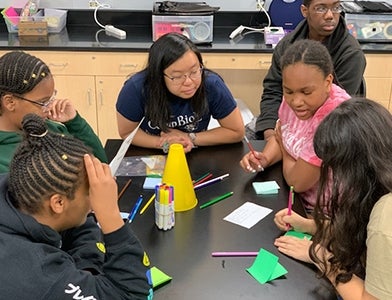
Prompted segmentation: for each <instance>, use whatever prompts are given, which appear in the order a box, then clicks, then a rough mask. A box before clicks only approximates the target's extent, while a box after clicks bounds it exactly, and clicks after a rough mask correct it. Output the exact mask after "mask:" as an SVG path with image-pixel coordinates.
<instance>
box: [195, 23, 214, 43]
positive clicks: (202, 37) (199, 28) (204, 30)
mask: <svg viewBox="0 0 392 300" xmlns="http://www.w3.org/2000/svg"><path fill="white" fill-rule="evenodd" d="M192 35H193V37H194V38H195V39H196V40H198V41H206V40H208V38H209V37H210V35H211V28H210V26H209V25H208V24H207V23H204V22H198V23H196V24H195V25H193V28H192Z"/></svg>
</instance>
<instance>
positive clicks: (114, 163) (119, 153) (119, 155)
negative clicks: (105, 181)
mask: <svg viewBox="0 0 392 300" xmlns="http://www.w3.org/2000/svg"><path fill="white" fill-rule="evenodd" d="M143 120H144V117H143V119H142V120H141V121H140V122H139V124H138V125H137V127H136V128H135V129H134V130H133V131H132V132H131V133H130V134H129V135H128V136H127V137H126V139H125V140H124V141H123V142H122V144H121V146H120V149H118V151H117V154H116V156H115V157H114V158H113V159H112V161H111V162H110V164H109V166H110V170H111V171H112V175H113V176H115V175H116V172H117V169H118V167H119V166H120V164H121V161H122V159H123V158H124V156H125V153H127V150H128V148H129V146H130V145H131V144H132V140H133V137H134V136H135V134H136V132H137V130H138V129H139V127H140V124H142V122H143Z"/></svg>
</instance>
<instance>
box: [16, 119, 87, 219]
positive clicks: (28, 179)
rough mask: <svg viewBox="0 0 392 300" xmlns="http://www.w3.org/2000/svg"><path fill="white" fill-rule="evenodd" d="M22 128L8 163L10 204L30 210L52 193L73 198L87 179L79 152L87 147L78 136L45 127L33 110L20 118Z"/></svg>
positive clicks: (35, 211) (84, 152)
mask: <svg viewBox="0 0 392 300" xmlns="http://www.w3.org/2000/svg"><path fill="white" fill-rule="evenodd" d="M22 128H23V131H24V136H23V141H22V142H21V144H20V145H19V147H18V149H17V150H16V152H15V155H14V157H13V159H12V161H11V165H10V178H9V191H10V194H11V196H12V198H13V200H12V201H13V205H14V206H15V207H17V208H20V209H24V210H25V211H27V212H28V213H31V214H34V213H37V212H38V211H39V210H40V208H41V207H42V200H43V199H45V198H48V197H50V196H52V195H53V194H62V195H65V196H66V197H67V198H68V199H74V197H75V192H76V190H77V189H78V187H79V186H81V185H82V184H83V183H85V182H87V173H86V170H85V167H84V160H83V156H84V154H86V153H91V151H90V149H88V148H87V147H86V146H85V145H84V144H83V142H82V141H80V140H78V139H75V138H73V137H71V136H67V135H63V134H57V133H53V132H50V131H48V128H47V125H46V123H45V121H44V120H43V119H42V118H41V117H40V116H38V115H35V114H27V115H26V116H25V117H24V118H23V121H22Z"/></svg>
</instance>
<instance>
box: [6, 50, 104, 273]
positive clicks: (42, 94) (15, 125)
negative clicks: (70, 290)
mask: <svg viewBox="0 0 392 300" xmlns="http://www.w3.org/2000/svg"><path fill="white" fill-rule="evenodd" d="M55 96H56V90H55V89H54V80H53V76H52V74H51V73H50V70H49V68H48V66H47V65H46V64H45V63H44V62H43V61H42V60H40V59H38V58H37V57H35V56H32V55H30V54H28V53H26V52H22V51H12V52H8V53H6V54H4V55H3V56H2V57H0V153H1V155H0V173H7V172H9V166H10V163H11V159H12V157H13V155H14V152H15V151H16V148H17V147H18V146H19V144H20V143H21V141H22V119H23V117H24V116H25V115H26V114H28V113H35V114H37V115H39V116H40V117H42V118H43V119H45V121H46V124H47V126H48V128H49V130H50V131H52V132H57V133H62V134H66V135H70V134H71V135H73V136H75V137H76V138H78V139H80V140H81V141H83V142H84V143H85V144H86V145H87V146H89V147H90V148H91V149H93V153H94V155H95V156H96V157H98V158H99V159H100V160H101V161H104V162H105V161H106V160H107V159H106V154H105V151H104V149H103V147H102V144H101V142H100V141H99V139H98V137H97V136H96V135H95V133H94V132H93V130H92V129H91V127H90V126H89V125H88V124H87V122H86V121H85V120H84V119H83V118H82V117H80V115H79V114H78V113H77V111H76V110H75V108H74V107H73V105H72V103H71V102H70V101H69V100H67V99H56V97H55ZM61 235H62V249H64V250H67V249H72V252H73V257H74V259H75V261H76V263H77V265H78V267H79V268H80V269H84V270H88V271H89V272H92V273H99V272H102V269H101V268H102V264H103V253H102V251H100V249H99V248H98V247H96V246H95V245H96V244H97V243H98V242H100V241H102V237H101V232H100V230H99V228H98V226H97V224H96V221H95V219H94V218H93V216H89V217H88V218H87V221H86V222H85V224H83V225H81V226H79V227H77V228H73V229H70V230H65V231H63V232H62V233H61ZM76 237H78V239H77V240H76ZM82 238H84V239H85V240H88V241H94V242H90V243H85V242H84V240H83V239H82ZM90 244H91V245H92V246H91V245H90Z"/></svg>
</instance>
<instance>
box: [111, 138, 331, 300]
mask: <svg viewBox="0 0 392 300" xmlns="http://www.w3.org/2000/svg"><path fill="white" fill-rule="evenodd" d="M252 143H253V144H254V146H255V148H256V149H261V148H262V146H263V145H264V144H263V142H262V141H252ZM120 145H121V141H120V140H108V142H107V143H106V145H105V149H106V152H107V154H108V157H109V161H110V160H111V159H112V158H113V157H114V155H115V153H116V151H117V149H118V148H119V147H120ZM247 151H248V148H247V147H246V145H245V144H242V143H238V144H233V145H224V146H214V147H199V148H197V149H194V150H192V152H191V153H189V154H187V155H186V156H187V161H188V165H189V169H190V173H191V176H192V178H193V179H195V178H198V177H200V176H202V175H203V174H205V173H207V172H209V171H210V172H212V173H213V174H214V177H215V176H220V175H223V174H225V173H230V176H229V177H228V178H226V179H225V180H223V181H222V182H219V183H216V184H214V185H211V186H208V187H205V188H202V189H200V190H197V191H196V196H197V198H198V205H197V206H196V207H195V208H194V209H192V210H189V211H186V212H181V213H176V216H175V218H176V220H175V222H176V223H175V226H174V228H173V229H171V230H169V231H162V230H159V229H158V228H157V227H156V225H155V223H154V205H153V204H152V205H151V206H150V207H149V208H148V210H147V211H146V212H145V213H144V214H143V215H140V214H137V216H136V218H135V220H134V221H133V223H131V224H130V226H132V229H133V230H134V232H135V233H136V234H137V236H138V237H139V239H140V240H141V242H142V244H143V246H144V247H145V250H146V252H147V253H148V255H149V257H150V260H151V263H152V265H153V266H157V267H158V268H159V269H161V270H162V271H164V272H165V273H167V274H168V275H170V276H171V277H173V279H172V281H171V282H170V283H168V284H166V285H165V286H163V287H161V288H159V289H158V290H157V291H156V292H155V297H154V299H168V300H176V299H197V300H201V299H203V300H204V299H207V300H208V299H211V300H212V299H214V300H215V299H225V300H231V299H233V300H238V299H274V300H279V299H300V300H304V299H336V296H335V293H334V290H333V288H332V286H331V285H330V284H329V283H328V282H327V281H326V280H325V279H319V278H318V277H317V276H316V269H315V268H314V267H313V266H310V265H308V264H304V263H302V262H299V261H296V260H294V259H292V258H289V257H287V256H285V255H283V254H281V253H280V252H279V251H277V249H276V248H275V246H274V245H273V242H274V240H275V238H277V237H278V236H280V235H281V234H282V232H280V231H279V230H278V229H277V228H276V226H275V224H274V222H273V217H274V214H275V212H277V211H278V210H280V209H282V208H284V207H286V206H287V195H288V188H287V185H286V184H285V182H284V179H283V177H282V172H281V165H280V164H277V165H276V166H273V167H271V168H267V169H266V171H264V172H261V173H258V174H247V173H245V172H244V171H243V170H242V169H241V167H240V166H239V161H240V159H241V157H242V156H243V154H244V153H246V152H247ZM162 153H163V152H162V151H159V150H151V149H144V148H138V147H134V146H131V147H130V148H129V150H128V152H127V156H133V155H153V154H162ZM127 179H128V178H126V177H119V178H117V181H118V184H119V188H120V189H121V188H122V186H124V185H125V183H126V181H127ZM266 180H275V181H276V182H277V183H278V184H279V186H280V187H281V188H280V191H279V194H278V195H267V196H261V195H256V193H255V191H254V190H253V187H252V182H253V181H266ZM143 182H144V177H133V178H132V184H131V185H130V187H129V188H128V189H127V191H126V192H125V193H124V194H123V196H122V197H121V199H120V201H119V205H120V208H121V210H122V211H125V212H128V211H129V210H130V209H131V207H133V205H134V204H135V202H136V200H137V197H138V195H139V194H140V193H141V194H143V195H144V199H149V198H150V196H151V195H152V194H153V192H152V191H147V190H143V187H142V186H143ZM229 191H233V192H234V195H233V196H232V197H230V198H228V199H226V200H223V201H221V202H219V203H217V204H215V205H212V206H210V207H208V208H205V209H200V208H199V206H200V205H201V204H203V203H205V202H207V201H208V200H210V199H212V198H214V197H216V196H219V195H221V194H224V193H226V192H229ZM146 201H147V200H144V203H145V202H146ZM247 201H249V202H253V203H256V204H258V205H261V206H264V207H268V208H271V209H273V212H272V213H271V214H269V215H268V216H267V217H266V218H264V219H263V220H261V221H260V222H259V223H257V224H256V225H255V226H253V227H252V228H251V229H246V228H243V227H241V226H239V225H235V224H232V223H230V222H227V221H224V220H223V218H224V217H225V216H227V215H228V214H229V213H231V212H232V211H233V210H234V209H236V208H238V207H239V206H241V205H242V204H243V203H245V202H247ZM144 203H143V204H142V205H144ZM299 204H300V203H299V201H296V202H295V203H294V208H293V209H294V210H295V211H297V212H299V213H301V214H303V208H302V206H301V205H299ZM260 248H264V249H266V250H267V251H269V252H271V253H273V254H275V255H277V256H278V257H279V262H280V263H281V264H282V265H283V266H284V267H285V268H286V269H287V270H288V273H287V274H286V275H285V276H284V277H281V278H279V279H275V280H273V281H270V282H269V283H267V284H264V285H261V284H259V283H258V282H257V281H256V280H255V279H254V278H253V277H252V276H251V275H250V274H249V273H248V272H247V271H246V270H245V269H246V268H248V267H250V266H251V265H252V263H253V261H254V259H255V257H233V258H229V257H223V258H222V257H221V258H214V257H211V252H214V251H259V249H260Z"/></svg>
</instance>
